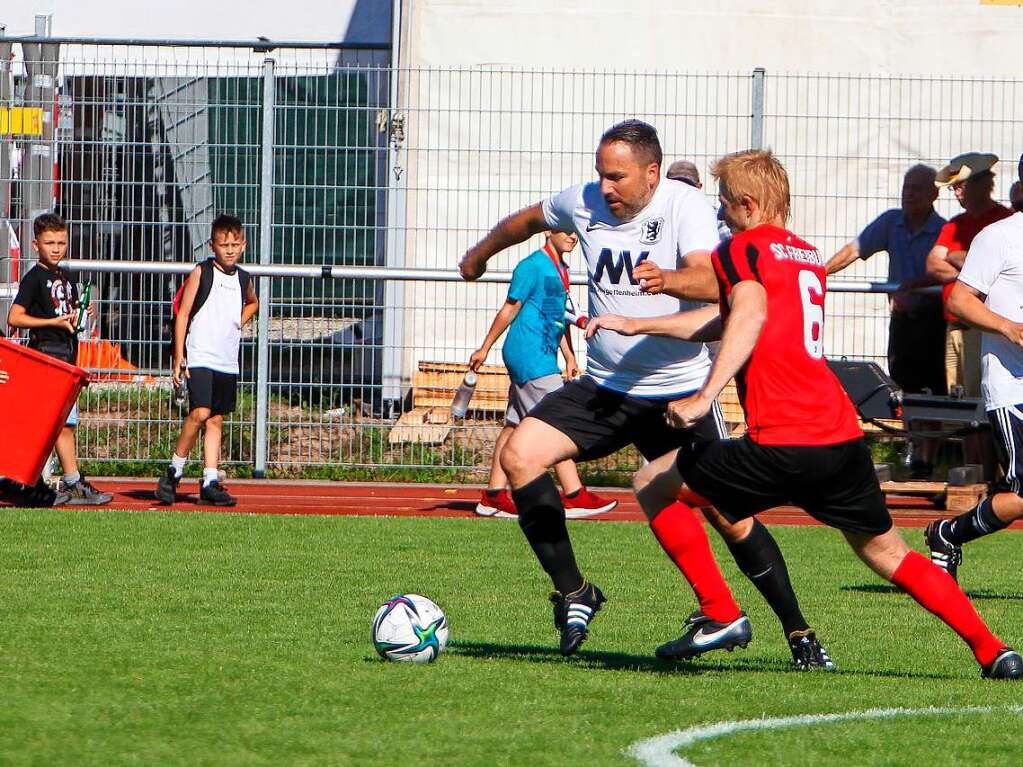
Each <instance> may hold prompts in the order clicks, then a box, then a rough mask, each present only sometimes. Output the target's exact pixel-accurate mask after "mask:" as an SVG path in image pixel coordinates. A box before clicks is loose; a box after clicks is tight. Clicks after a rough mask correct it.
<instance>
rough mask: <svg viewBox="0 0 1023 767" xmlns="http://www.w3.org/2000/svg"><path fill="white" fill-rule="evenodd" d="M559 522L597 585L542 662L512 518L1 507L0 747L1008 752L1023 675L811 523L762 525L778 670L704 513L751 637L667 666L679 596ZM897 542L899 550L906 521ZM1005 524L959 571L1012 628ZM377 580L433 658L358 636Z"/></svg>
mask: <svg viewBox="0 0 1023 767" xmlns="http://www.w3.org/2000/svg"><path fill="white" fill-rule="evenodd" d="M570 529H571V532H572V534H573V537H574V539H575V541H576V549H577V555H578V557H579V560H580V565H581V567H582V569H583V571H584V573H586V574H587V575H588V576H589V577H591V578H592V579H593V580H594V581H595V582H596V583H598V584H599V585H600V586H601V587H602V588H603V589H604V592H605V593H606V594H607V596H608V599H609V601H608V603H607V605H606V608H605V610H604V611H602V612H601V614H600V615H599V616H598V618H597V619H596V620H595V622H594V624H593V630H592V634H591V636H590V639H589V641H588V642H587V643H586V644H585V645H584V646H583V650H582V651H581V652H580V654H579V655H578V656H577V657H575V658H571V659H563V658H561V657H560V656H559V655H558V654H557V649H556V648H557V635H556V633H555V631H554V628H553V625H552V620H551V610H550V605H549V604H548V602H547V601H546V596H547V592H548V587H547V583H546V579H545V577H543V576H542V573H541V572H540V570H539V567H538V566H537V565H536V563H535V561H534V560H533V557H532V555H531V553H530V552H529V550H528V546H527V544H526V542H525V540H524V538H523V537H522V535H521V533H520V532H519V530H518V527H517V525H516V524H515V523H513V522H506V521H502V520H483V519H429V518H401V519H398V518H382V517H372V518H371V517H365V518H360V517H287V516H284V517H278V516H246V515H233V514H225V515H221V514H204V513H180V512H159V513H137V512H136V513H125V512H111V511H83V512H74V511H54V510H2V511H0V701H2V706H0V764H4V765H28V764H32V765H43V764H45V765H100V764H102V765H119V764H146V765H149V764H159V765H264V764H265V765H270V764H273V765H280V764H288V765H323V764H332V765H379V764H388V765H405V764H410V765H411V764H416V765H424V764H430V765H529V766H530V767H536V766H538V765H591V764H592V765H637V764H663V765H668V764H690V763H691V764H695V765H790V764H793V763H801V764H815V765H859V764H863V765H868V764H869V765H922V764H928V763H934V764H956V763H971V764H999V765H1001V764H1018V763H1020V761H1021V760H1023V756H1021V754H1023V738H1021V736H1020V734H1019V733H1020V732H1021V725H1023V714H1021V710H1020V709H1017V708H1015V707H1017V706H1019V705H1021V704H1023V695H1021V693H1023V687H1021V686H1019V685H1014V684H1011V683H1004V682H1001V683H999V682H989V681H983V680H981V679H980V677H979V673H978V668H977V666H976V664H975V663H974V660H973V657H972V656H971V655H970V653H969V651H968V649H967V648H966V646H965V645H964V644H962V643H961V642H960V641H959V639H958V638H957V637H955V636H954V635H953V634H952V633H951V631H949V630H947V629H946V628H945V627H944V626H943V625H942V624H940V623H939V622H938V620H937V619H935V618H934V617H932V616H931V615H929V614H927V613H925V612H924V611H923V610H921V609H919V608H917V607H916V605H915V604H914V603H913V602H912V601H911V600H910V599H909V598H908V597H906V596H904V595H902V594H898V593H895V592H894V591H893V590H892V589H891V588H890V587H888V586H887V584H884V583H883V582H881V581H880V580H878V579H877V578H875V577H874V576H873V575H872V574H870V573H869V572H868V571H867V570H866V569H865V568H864V567H863V566H862V565H861V564H860V563H859V562H858V561H857V560H856V559H855V557H854V556H853V554H852V553H851V551H849V550H848V548H847V547H846V545H845V544H844V542H843V541H842V540H841V538H840V536H839V535H838V534H837V533H834V532H832V531H830V530H825V529H820V528H796V527H774V528H773V529H772V531H773V532H774V533H775V535H776V537H777V538H778V540H779V543H780V544H781V546H782V549H783V551H784V552H785V553H786V555H787V558H788V561H789V565H790V569H791V572H792V577H793V581H794V584H795V586H796V589H797V592H798V593H799V595H800V597H801V601H802V604H803V609H804V612H805V613H806V616H807V618H808V619H809V620H810V622H811V623H812V624H813V625H814V627H815V628H816V629H817V630H818V633H819V635H820V636H821V638H822V640H823V641H824V643H825V645H826V646H827V648H828V650H829V652H830V654H831V655H832V657H833V658H834V659H835V661H836V663H837V664H838V666H839V671H838V672H837V673H831V674H828V673H809V674H807V673H798V672H795V671H793V670H791V669H790V665H789V661H790V656H789V653H788V648H787V645H786V644H785V642H784V639H783V637H782V635H781V631H780V629H779V628H778V624H777V622H776V620H775V619H774V616H773V615H772V614H771V613H770V612H769V610H768V609H767V607H766V606H765V605H764V603H763V601H762V600H761V599H760V597H759V595H758V594H756V593H755V591H754V590H753V588H752V587H751V586H750V585H749V583H748V581H747V580H746V579H745V578H744V577H742V576H741V575H740V574H739V573H738V571H737V569H736V567H735V565H734V563H733V562H732V560H731V559H730V557H729V556H728V554H727V551H726V550H725V547H724V546H723V545H722V544H721V542H720V540H718V539H717V538H716V536H714V535H713V534H711V539H712V542H713V543H714V546H715V550H716V552H717V554H718V556H719V559H720V561H721V563H722V567H723V569H724V571H725V575H726V577H727V578H728V580H729V582H730V583H731V584H732V586H733V588H734V590H735V592H736V595H737V597H738V598H739V600H740V602H741V603H742V604H743V606H744V608H745V609H746V610H747V611H748V613H749V614H750V617H751V619H752V622H753V630H754V639H753V642H752V643H751V644H750V646H749V648H748V649H747V650H745V651H741V650H739V651H736V652H735V653H733V654H728V653H718V654H711V655H708V656H706V657H705V658H704V659H702V660H698V661H695V662H693V663H688V664H669V663H661V662H659V661H656V660H655V659H654V658H653V648H654V647H655V646H656V645H657V644H658V643H660V642H662V641H664V640H666V639H669V638H674V637H675V636H677V634H678V633H679V628H680V626H681V622H682V620H683V619H684V618H685V617H686V615H688V613H689V612H690V611H691V610H692V609H693V608H694V600H693V598H692V596H691V593H690V590H689V588H688V586H687V585H686V584H685V583H684V582H683V581H682V579H681V576H679V575H678V574H677V572H676V571H675V570H674V568H673V567H672V566H671V565H670V563H669V562H668V560H667V558H666V557H665V556H664V555H663V554H662V552H661V551H660V548H659V547H658V545H657V543H656V542H655V541H654V539H653V537H652V536H651V535H650V532H649V531H648V529H647V527H646V525H643V524H636V523H600V524H593V523H573V524H572V525H571V526H570ZM907 536H908V538H909V540H910V542H911V544H912V545H914V546H915V547H916V548H918V549H921V548H922V545H921V541H920V531H919V530H910V531H907ZM1021 543H1023V537H1021V536H1020V534H1019V533H1016V532H1007V533H1002V534H999V535H996V536H991V537H990V538H987V539H984V540H981V541H978V542H976V543H974V544H972V545H971V546H970V547H968V548H967V550H966V562H965V565H964V568H963V571H962V582H963V586H964V588H965V589H966V590H967V592H968V593H969V594H970V595H971V596H972V597H973V598H974V601H975V604H976V605H977V606H978V608H979V610H980V611H981V613H982V615H983V616H984V617H985V618H986V619H987V620H988V621H989V622H990V623H991V625H992V626H993V627H994V629H995V631H996V632H997V633H999V634H1000V636H1002V638H1003V639H1005V640H1006V641H1007V642H1009V643H1010V644H1012V645H1014V646H1016V647H1017V648H1020V647H1021V646H1023V621H1021V618H1023V575H1021V573H1020V566H1019V562H1020V559H1019V548H1020V544H1021ZM400 592H416V593H421V594H425V595H426V596H428V597H430V598H431V599H433V600H435V601H436V602H437V603H438V604H440V606H441V607H442V608H444V610H445V612H446V613H447V616H448V619H449V622H450V627H451V642H450V644H449V646H448V648H447V651H446V652H445V653H444V654H443V655H442V656H441V657H440V658H439V660H438V661H437V662H436V663H434V664H432V665H429V666H411V665H404V664H395V663H385V662H383V661H381V660H379V658H378V657H377V655H376V653H375V652H374V650H373V647H372V644H371V642H370V636H369V633H370V622H371V620H372V617H373V615H374V612H375V611H376V608H377V606H378V605H379V604H380V603H381V602H382V601H384V600H385V599H386V598H388V597H390V596H392V595H393V594H396V593H400ZM876 709H903V711H901V712H888V713H883V712H878V711H875V710H876ZM863 712H868V713H863ZM820 714H851V715H852V718H843V717H834V718H824V719H817V720H815V719H813V718H812V715H820ZM780 717H784V718H788V719H787V721H782V722H777V721H773V720H774V719H775V718H780ZM857 717H869V718H857ZM761 718H767V721H766V722H764V723H762V724H766V725H767V727H763V726H761V727H760V728H759V729H742V728H741V727H740V726H729V725H727V724H722V725H720V726H718V727H717V728H716V729H710V730H708V729H702V730H695V731H691V732H689V734H688V735H679V734H678V731H688V730H690V729H691V728H707V727H711V726H713V725H715V724H717V723H728V722H733V723H734V722H744V721H746V720H753V719H761ZM782 725H787V726H782ZM669 733H676V736H673V737H671V738H666V739H664V740H663V741H660V742H658V743H653V744H650V743H648V744H647V746H646V750H645V751H642V750H636V749H637V747H636V744H637V743H640V742H642V741H647V740H648V739H651V738H656V737H657V736H665V735H668V734H669ZM694 733H695V734H694ZM641 757H642V760H641Z"/></svg>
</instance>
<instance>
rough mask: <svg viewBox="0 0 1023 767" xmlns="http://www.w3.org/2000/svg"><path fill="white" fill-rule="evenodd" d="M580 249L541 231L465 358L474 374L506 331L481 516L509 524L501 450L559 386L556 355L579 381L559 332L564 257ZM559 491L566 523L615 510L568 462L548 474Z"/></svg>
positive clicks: (510, 504) (560, 235)
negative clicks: (501, 393) (504, 378)
mask: <svg viewBox="0 0 1023 767" xmlns="http://www.w3.org/2000/svg"><path fill="white" fill-rule="evenodd" d="M578 242H579V238H578V236H577V235H575V234H566V233H564V232H548V233H547V241H546V242H545V243H544V246H543V248H541V249H540V250H538V251H536V252H534V253H532V254H530V255H529V256H528V257H526V258H524V259H523V260H522V261H520V262H519V264H518V266H516V267H515V271H514V273H513V274H512V281H511V286H510V287H509V288H508V298H507V300H506V301H505V303H504V306H502V307H501V309H500V310H499V311H498V312H497V316H495V317H494V321H493V323H492V324H491V325H490V330H489V331H488V332H487V337H486V338H485V339H484V341H483V344H482V345H481V346H480V348H479V349H477V350H476V351H475V352H473V354H472V356H471V357H470V358H469V368H470V369H471V370H473V371H476V370H479V368H480V366H481V365H483V363H484V362H485V361H486V359H487V355H488V354H489V353H490V349H491V347H493V345H494V343H495V342H496V341H497V339H498V338H500V337H501V335H502V334H503V333H504V331H505V330H508V337H507V338H506V339H505V341H504V346H503V347H502V350H501V351H502V355H503V357H504V364H505V367H507V368H508V376H509V377H510V378H511V387H510V388H509V390H508V412H507V413H506V414H505V426H504V429H503V430H502V431H501V434H500V436H499V437H498V438H497V443H496V444H495V445H494V457H493V461H492V463H491V467H490V480H489V482H488V483H487V489H486V490H484V491H483V493H482V496H481V497H480V501H479V503H478V504H476V513H477V514H479V515H481V516H484V517H494V516H498V517H514V516H517V514H516V511H515V502H514V501H513V500H512V497H511V493H509V492H508V477H507V476H506V475H505V473H504V470H503V469H502V468H501V450H502V449H503V448H504V446H505V443H507V442H508V439H509V438H510V437H511V435H512V432H513V431H514V430H515V427H516V426H517V425H518V424H519V423H520V422H521V421H522V419H523V418H525V417H526V415H527V414H528V413H529V411H530V410H531V409H532V408H533V407H534V406H535V405H536V404H537V403H538V402H539V401H540V400H541V399H543V397H544V396H545V395H547V394H549V393H550V392H552V391H556V390H557V389H560V388H561V387H562V385H563V384H564V380H563V379H562V377H561V368H559V367H558V349H559V348H560V349H561V353H562V354H563V355H564V357H565V365H566V368H567V372H568V375H569V377H570V378H575V377H576V376H577V375H579V368H578V366H577V365H576V360H575V353H574V352H573V351H572V344H571V342H570V340H569V337H568V333H567V332H566V328H565V301H566V298H567V297H568V286H569V281H568V265H567V264H565V261H564V258H563V256H564V254H566V253H570V252H571V251H572V250H573V249H574V248H575V246H576V244H577V243H578ZM554 471H555V473H556V474H557V476H558V482H559V483H560V484H561V489H562V491H563V500H564V502H565V516H566V517H568V518H569V519H573V518H580V517H591V516H594V515H596V514H603V513H604V512H606V511H610V510H611V509H613V508H614V507H615V506H617V505H618V501H608V500H606V499H604V498H601V497H599V496H597V495H596V494H594V493H591V492H590V491H589V490H587V489H586V488H585V487H584V486H583V483H582V480H580V479H579V472H578V471H576V467H575V463H574V462H573V461H562V462H561V463H559V464H557V465H556V466H555V467H554Z"/></svg>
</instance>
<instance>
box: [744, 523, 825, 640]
mask: <svg viewBox="0 0 1023 767" xmlns="http://www.w3.org/2000/svg"><path fill="white" fill-rule="evenodd" d="M726 543H728V550H729V551H731V552H732V556H733V557H734V558H735V563H736V564H737V565H739V569H740V570H742V572H743V574H745V576H746V577H747V578H749V579H750V580H751V581H752V582H753V585H754V586H756V587H757V591H759V592H760V593H761V594H762V595H763V597H764V599H765V600H767V604H769V605H770V606H771V609H772V610H774V614H775V615H777V616H778V620H780V621H781V626H782V629H783V630H784V631H785V636H786V637H788V636H791V635H792V633H793V632H797V631H807V630H809V628H810V626H809V625H807V623H806V619H805V618H804V617H803V613H802V611H801V610H800V609H799V601H798V600H797V599H796V593H795V592H794V591H793V590H792V583H791V582H790V581H789V570H788V567H786V565H785V558H784V557H782V555H781V550H780V549H779V548H778V544H777V542H775V540H774V536H772V535H771V534H770V533H769V532H768V531H767V528H766V527H764V526H763V525H762V524H760V522H758V521H757V520H753V529H752V530H751V531H750V534H749V535H747V536H746V537H745V538H743V539H742V540H741V541H739V542H738V543H732V542H728V541H726Z"/></svg>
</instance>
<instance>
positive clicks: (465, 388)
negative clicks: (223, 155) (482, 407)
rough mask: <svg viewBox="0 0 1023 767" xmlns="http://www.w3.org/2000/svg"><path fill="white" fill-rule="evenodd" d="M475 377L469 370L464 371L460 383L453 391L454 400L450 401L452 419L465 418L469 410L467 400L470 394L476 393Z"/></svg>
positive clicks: (470, 397)
mask: <svg viewBox="0 0 1023 767" xmlns="http://www.w3.org/2000/svg"><path fill="white" fill-rule="evenodd" d="M477 380H479V379H478V377H477V375H476V374H475V373H473V372H472V371H471V370H469V371H466V373H465V377H464V378H463V379H462V383H460V384H459V385H458V389H456V390H455V398H454V399H453V400H451V416H452V417H453V418H465V412H466V411H467V410H468V409H469V400H471V399H472V393H473V392H474V391H476V381H477Z"/></svg>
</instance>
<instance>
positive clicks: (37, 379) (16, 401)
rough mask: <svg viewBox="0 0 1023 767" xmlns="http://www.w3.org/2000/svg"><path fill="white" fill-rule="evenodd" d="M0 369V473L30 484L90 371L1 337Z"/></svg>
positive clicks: (37, 478)
mask: <svg viewBox="0 0 1023 767" xmlns="http://www.w3.org/2000/svg"><path fill="white" fill-rule="evenodd" d="M0 370H6V371H7V372H8V374H9V375H10V380H9V381H7V383H3V384H0V477H7V478H8V479H13V480H14V481H15V482H21V483H22V484H23V485H34V484H35V483H36V482H37V481H38V480H39V475H40V474H41V473H42V471H43V466H44V465H45V464H46V459H47V458H48V457H49V456H50V451H51V450H53V446H54V444H56V442H57V437H58V436H59V435H60V430H61V428H62V427H63V426H64V422H65V421H67V417H68V413H70V412H71V408H72V407H74V405H75V401H76V400H77V399H78V393H79V392H80V391H81V390H82V387H83V386H87V385H88V383H89V374H88V373H86V372H85V371H84V370H82V369H81V368H79V367H75V366H74V365H69V364H67V363H66V362H61V361H60V360H58V359H54V358H53V357H50V356H49V355H46V354H42V353H41V352H37V351H35V350H33V349H29V348H27V347H24V346H21V345H19V344H16V343H12V342H10V341H7V340H6V339H3V338H0Z"/></svg>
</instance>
